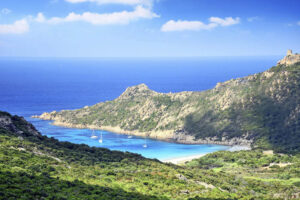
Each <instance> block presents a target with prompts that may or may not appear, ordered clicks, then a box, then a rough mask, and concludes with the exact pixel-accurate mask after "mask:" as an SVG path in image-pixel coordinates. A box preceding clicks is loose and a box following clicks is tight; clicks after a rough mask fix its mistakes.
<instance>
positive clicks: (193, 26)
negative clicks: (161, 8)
mask: <svg viewBox="0 0 300 200" xmlns="http://www.w3.org/2000/svg"><path fill="white" fill-rule="evenodd" d="M209 22H210V23H208V24H205V23H203V22H201V21H182V20H178V21H174V20H170V21H168V22H167V23H165V24H164V25H163V26H162V27H161V31H163V32H169V31H199V30H211V29H213V28H216V27H218V26H231V25H234V24H238V23H240V18H238V17H237V18H235V19H234V18H232V17H226V18H224V19H222V18H219V17H211V18H209Z"/></svg>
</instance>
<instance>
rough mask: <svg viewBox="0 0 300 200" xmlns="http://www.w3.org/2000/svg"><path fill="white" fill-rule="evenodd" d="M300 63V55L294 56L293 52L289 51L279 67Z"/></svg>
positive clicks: (279, 62)
mask: <svg viewBox="0 0 300 200" xmlns="http://www.w3.org/2000/svg"><path fill="white" fill-rule="evenodd" d="M299 62H300V54H293V52H292V50H288V52H287V55H286V56H285V57H284V58H283V59H282V60H280V61H278V63H277V64H279V65H286V66H289V65H293V64H296V63H299Z"/></svg>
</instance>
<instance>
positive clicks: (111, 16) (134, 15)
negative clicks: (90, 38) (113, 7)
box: [35, 0, 159, 25]
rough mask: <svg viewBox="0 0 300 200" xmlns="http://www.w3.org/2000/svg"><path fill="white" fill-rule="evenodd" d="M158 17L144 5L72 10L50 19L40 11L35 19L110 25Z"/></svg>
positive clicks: (49, 21)
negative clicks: (127, 8)
mask: <svg viewBox="0 0 300 200" xmlns="http://www.w3.org/2000/svg"><path fill="white" fill-rule="evenodd" d="M77 1H79V0H77ZM81 1H82V0H81ZM156 17H159V15H157V14H155V13H153V12H152V11H151V10H150V9H148V8H144V7H143V6H136V7H135V9H134V10H133V11H122V12H113V13H104V14H99V13H92V12H84V13H82V14H76V13H74V12H71V13H69V14H68V15H67V16H66V17H63V18H60V17H53V18H50V19H46V18H45V16H44V15H43V14H42V13H39V14H38V16H37V17H36V18H35V21H37V22H40V23H50V24H59V23H66V22H76V21H83V22H87V23H90V24H93V25H110V24H128V23H130V22H131V21H135V20H138V19H152V18H156Z"/></svg>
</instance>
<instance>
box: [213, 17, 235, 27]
mask: <svg viewBox="0 0 300 200" xmlns="http://www.w3.org/2000/svg"><path fill="white" fill-rule="evenodd" d="M209 21H210V22H211V23H215V24H218V25H220V26H231V25H235V24H239V23H240V18H239V17H236V18H235V19H234V18H232V17H226V18H225V19H222V18H219V17H211V18H209Z"/></svg>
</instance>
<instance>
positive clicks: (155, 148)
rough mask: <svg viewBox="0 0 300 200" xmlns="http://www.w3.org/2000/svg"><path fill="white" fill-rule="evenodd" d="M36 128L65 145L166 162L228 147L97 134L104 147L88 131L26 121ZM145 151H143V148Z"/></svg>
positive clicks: (36, 121) (103, 132) (46, 122)
mask: <svg viewBox="0 0 300 200" xmlns="http://www.w3.org/2000/svg"><path fill="white" fill-rule="evenodd" d="M28 120H30V121H31V122H32V123H33V124H34V125H35V126H36V128H37V129H38V130H39V131H40V132H42V133H43V134H44V135H47V136H48V137H54V138H56V139H58V140H60V141H68V142H72V143H76V144H82V143H83V144H88V145H89V146H95V147H104V148H109V149H112V150H119V151H129V152H133V153H138V154H141V155H143V156H145V157H147V158H157V159H159V160H165V159H169V158H176V157H184V156H190V155H197V154H205V153H210V152H214V151H219V150H226V149H228V148H229V147H228V146H222V145H186V144H176V143H169V142H163V141H158V140H152V139H145V138H141V137H136V136H132V138H129V137H128V136H127V135H122V134H116V133H112V132H108V131H99V130H98V131H96V132H95V133H96V134H97V135H98V136H100V134H101V133H102V137H103V143H102V144H100V143H99V142H98V140H99V138H98V139H92V138H90V137H91V135H92V131H91V130H89V129H72V128H64V127H58V126H53V125H51V124H50V123H51V122H50V121H44V120H40V119H28ZM145 143H146V144H147V148H144V147H143V146H144V144H145Z"/></svg>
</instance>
